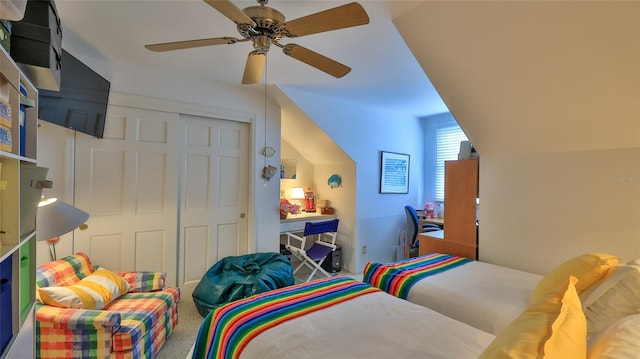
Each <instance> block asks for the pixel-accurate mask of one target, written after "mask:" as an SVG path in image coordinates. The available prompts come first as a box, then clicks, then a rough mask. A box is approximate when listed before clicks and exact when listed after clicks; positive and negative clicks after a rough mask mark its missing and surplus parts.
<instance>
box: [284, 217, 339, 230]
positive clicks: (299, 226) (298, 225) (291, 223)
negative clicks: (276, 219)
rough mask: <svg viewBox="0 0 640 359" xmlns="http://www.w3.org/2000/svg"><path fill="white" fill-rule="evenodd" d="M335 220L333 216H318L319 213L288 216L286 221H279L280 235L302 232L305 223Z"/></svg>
mask: <svg viewBox="0 0 640 359" xmlns="http://www.w3.org/2000/svg"><path fill="white" fill-rule="evenodd" d="M335 218H336V215H335V214H320V212H316V213H313V212H312V213H307V212H302V213H300V214H290V215H289V216H287V218H286V219H281V220H280V234H283V233H286V232H302V231H304V224H305V223H307V222H320V221H328V220H330V219H335Z"/></svg>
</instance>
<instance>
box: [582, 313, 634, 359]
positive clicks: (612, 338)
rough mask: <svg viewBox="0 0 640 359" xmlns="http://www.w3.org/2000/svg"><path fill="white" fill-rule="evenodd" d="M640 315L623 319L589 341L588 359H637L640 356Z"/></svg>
mask: <svg viewBox="0 0 640 359" xmlns="http://www.w3.org/2000/svg"><path fill="white" fill-rule="evenodd" d="M638 328H640V314H634V315H629V316H626V317H623V318H622V319H620V320H618V321H617V322H615V323H613V324H612V325H611V326H610V327H608V328H607V329H605V330H604V331H602V333H599V334H598V335H595V336H594V337H592V338H590V339H589V342H588V346H587V359H637V358H638V356H639V355H640V330H638Z"/></svg>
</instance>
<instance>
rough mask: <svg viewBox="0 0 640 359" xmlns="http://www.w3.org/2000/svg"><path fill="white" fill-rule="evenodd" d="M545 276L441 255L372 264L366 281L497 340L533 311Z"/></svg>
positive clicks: (364, 279) (365, 273)
mask: <svg viewBox="0 0 640 359" xmlns="http://www.w3.org/2000/svg"><path fill="white" fill-rule="evenodd" d="M541 278H542V276H541V275H538V274H533V273H527V272H523V271H519V270H515V269H511V268H507V267H502V266H498V265H494V264H490V263H485V262H478V261H474V260H471V259H468V258H463V257H458V256H453V255H449V254H442V253H431V254H428V255H425V256H421V257H417V258H410V259H407V260H404V261H399V262H394V263H389V264H381V263H373V262H371V263H367V265H366V266H365V269H364V273H363V281H364V282H366V283H369V284H371V285H373V286H376V287H379V288H381V289H383V290H384V291H386V292H388V293H390V294H393V295H394V296H397V297H400V298H402V299H406V300H408V301H409V302H412V303H415V304H418V305H421V306H424V307H427V308H430V309H433V310H435V311H437V312H440V313H442V314H444V315H446V316H448V317H451V318H453V319H457V320H459V321H461V322H463V323H467V324H469V325H471V326H473V327H475V328H478V329H482V330H484V331H486V332H488V333H492V334H497V333H499V332H500V331H501V330H502V329H504V328H505V327H506V326H507V325H508V324H509V323H511V322H512V321H513V320H514V319H515V318H516V317H517V316H518V315H519V314H520V313H521V312H522V311H523V310H524V309H525V308H526V307H527V306H528V305H529V302H530V298H531V294H532V293H533V290H534V288H535V287H536V285H537V284H538V282H539V281H540V279H541Z"/></svg>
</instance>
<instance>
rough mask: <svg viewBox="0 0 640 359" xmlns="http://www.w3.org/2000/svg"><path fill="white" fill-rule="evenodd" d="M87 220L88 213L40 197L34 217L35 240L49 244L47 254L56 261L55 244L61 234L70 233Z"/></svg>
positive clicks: (54, 200) (58, 201) (64, 203)
mask: <svg viewBox="0 0 640 359" xmlns="http://www.w3.org/2000/svg"><path fill="white" fill-rule="evenodd" d="M87 219H89V213H87V212H85V211H83V210H81V209H78V208H76V207H74V206H72V205H70V204H68V203H66V202H63V201H61V200H59V199H57V198H46V197H42V198H41V199H40V203H38V214H37V216H36V223H37V224H36V231H37V232H36V238H37V240H38V241H48V242H49V244H51V247H50V248H49V254H50V255H51V260H56V242H58V240H59V237H60V236H61V235H63V234H66V233H68V232H71V231H72V230H74V229H76V228H78V226H80V225H81V224H83V223H84V222H86V221H87Z"/></svg>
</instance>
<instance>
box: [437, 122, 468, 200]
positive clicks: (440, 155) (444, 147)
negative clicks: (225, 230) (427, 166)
mask: <svg viewBox="0 0 640 359" xmlns="http://www.w3.org/2000/svg"><path fill="white" fill-rule="evenodd" d="M468 140H469V139H468V138H467V136H466V135H465V134H464V132H462V129H461V128H460V126H458V125H453V126H446V127H441V128H438V129H436V171H435V172H436V181H435V197H436V198H435V200H436V201H444V161H449V160H457V159H458V152H460V142H461V141H468Z"/></svg>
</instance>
